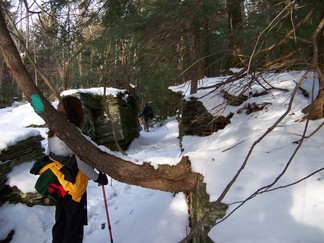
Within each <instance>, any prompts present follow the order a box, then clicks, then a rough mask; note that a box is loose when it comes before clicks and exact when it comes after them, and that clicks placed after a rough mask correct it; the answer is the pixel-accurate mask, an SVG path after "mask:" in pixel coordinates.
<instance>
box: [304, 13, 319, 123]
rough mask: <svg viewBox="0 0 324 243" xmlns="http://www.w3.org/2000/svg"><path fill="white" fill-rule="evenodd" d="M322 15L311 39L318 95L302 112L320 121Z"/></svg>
mask: <svg viewBox="0 0 324 243" xmlns="http://www.w3.org/2000/svg"><path fill="white" fill-rule="evenodd" d="M323 34H324V14H323V15H322V19H321V21H320V23H319V25H318V26H317V28H316V30H315V31H314V34H313V37H312V44H313V68H314V70H315V71H316V72H317V74H318V80H319V93H318V95H317V97H316V99H315V101H314V103H313V104H311V105H310V106H308V107H306V108H305V109H304V110H303V112H304V113H307V114H308V118H309V119H311V120H316V119H321V118H323V117H324V62H323V61H324V57H323V54H324V36H323Z"/></svg>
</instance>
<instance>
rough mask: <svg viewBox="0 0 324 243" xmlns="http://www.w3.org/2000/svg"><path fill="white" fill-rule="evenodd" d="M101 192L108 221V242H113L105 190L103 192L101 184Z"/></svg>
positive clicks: (103, 188)
mask: <svg viewBox="0 0 324 243" xmlns="http://www.w3.org/2000/svg"><path fill="white" fill-rule="evenodd" d="M102 194H103V197H104V201H105V208H106V216H107V221H108V229H109V235H110V242H111V243H113V242H114V240H113V236H112V231H111V225H110V219H109V213H108V203H107V198H106V192H105V187H104V185H102Z"/></svg>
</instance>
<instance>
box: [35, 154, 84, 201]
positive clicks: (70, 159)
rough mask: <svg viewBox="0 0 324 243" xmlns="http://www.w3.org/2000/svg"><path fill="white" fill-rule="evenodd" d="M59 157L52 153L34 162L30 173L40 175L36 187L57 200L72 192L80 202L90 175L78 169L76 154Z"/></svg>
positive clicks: (73, 197) (38, 190)
mask: <svg viewBox="0 0 324 243" xmlns="http://www.w3.org/2000/svg"><path fill="white" fill-rule="evenodd" d="M52 157H54V158H52ZM59 157H61V156H53V154H50V156H48V155H46V156H44V157H43V158H41V159H39V160H37V161H36V162H35V163H34V165H33V167H32V168H31V169H30V173H31V174H34V175H39V177H38V179H37V181H36V184H35V189H36V191H37V192H38V193H40V194H41V195H43V196H47V197H49V198H51V199H53V200H55V201H56V200H58V199H60V198H64V197H65V196H66V194H70V195H71V196H72V199H73V200H74V201H76V202H80V200H81V197H82V195H83V194H84V192H85V190H86V188H87V185H88V177H87V176H86V175H85V174H84V173H83V172H81V171H79V170H78V167H77V163H76V158H75V155H72V156H67V157H61V158H59Z"/></svg>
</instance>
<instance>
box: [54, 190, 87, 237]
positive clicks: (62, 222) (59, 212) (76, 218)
mask: <svg viewBox="0 0 324 243" xmlns="http://www.w3.org/2000/svg"><path fill="white" fill-rule="evenodd" d="M55 207H56V211H55V224H54V226H53V229H52V236H53V243H72V242H73V243H81V242H82V240H83V225H86V224H87V195H86V193H84V195H83V196H82V199H81V201H80V202H79V203H78V202H75V201H73V200H72V197H71V196H70V195H66V197H64V198H62V199H59V200H57V201H56V202H55Z"/></svg>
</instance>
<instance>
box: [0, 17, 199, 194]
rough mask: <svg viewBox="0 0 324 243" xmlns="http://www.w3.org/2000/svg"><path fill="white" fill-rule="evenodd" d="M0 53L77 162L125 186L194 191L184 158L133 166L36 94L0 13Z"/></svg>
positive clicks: (192, 175) (194, 181)
mask: <svg viewBox="0 0 324 243" xmlns="http://www.w3.org/2000/svg"><path fill="white" fill-rule="evenodd" d="M0 52H1V55H2V57H3V60H4V62H5V64H6V65H7V67H8V69H9V72H10V74H11V75H12V76H13V78H14V79H15V81H16V82H17V84H18V86H19V88H20V89H21V91H22V92H23V93H24V95H25V96H26V98H27V99H28V101H29V102H30V103H31V105H32V107H33V108H34V110H35V112H36V113H37V114H38V115H39V116H40V117H42V118H43V119H44V121H45V122H46V123H47V125H48V127H50V128H51V129H52V130H53V131H54V132H55V134H56V135H57V136H58V137H59V138H61V139H62V140H63V141H64V142H66V144H67V145H68V146H69V147H70V148H71V149H72V150H73V151H74V152H75V153H76V154H77V155H78V156H79V157H80V159H82V160H83V161H85V162H86V163H88V164H89V165H91V166H93V167H95V168H97V169H98V170H100V171H103V172H105V173H107V174H108V175H109V176H111V177H112V178H114V179H116V180H118V181H120V182H124V183H127V184H132V185H138V186H142V187H145V188H151V189H157V190H162V191H171V192H179V191H191V190H194V189H195V188H196V185H197V181H198V178H199V177H200V175H199V174H197V173H194V172H192V171H191V164H190V161H189V158H188V157H182V159H181V161H180V162H179V164H177V165H176V166H169V165H160V166H159V167H158V168H157V169H154V168H153V166H151V165H150V164H149V163H143V165H136V164H134V163H132V162H129V161H126V160H123V159H121V158H118V157H116V156H113V155H111V154H108V153H106V152H103V151H101V150H100V149H99V148H98V147H96V146H95V145H93V144H92V143H91V142H90V141H88V140H87V139H86V138H85V137H84V136H83V135H82V134H81V133H80V132H79V131H78V130H77V129H76V127H75V126H74V125H73V124H71V123H69V122H68V121H67V120H66V119H65V118H64V117H63V116H61V115H60V114H59V113H58V112H57V111H56V110H55V108H54V107H53V106H52V105H51V104H50V103H49V102H48V101H47V100H46V98H45V97H44V96H43V94H42V93H40V91H39V89H38V88H37V86H36V85H35V84H34V82H33V80H32V78H31V76H30V75H29V73H28V72H27V71H26V68H25V66H24V65H23V63H22V61H21V58H20V56H19V53H18V51H17V48H16V47H15V45H14V42H13V41H12V39H11V37H10V34H9V31H8V29H7V26H6V23H5V20H4V18H3V15H2V12H0Z"/></svg>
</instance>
